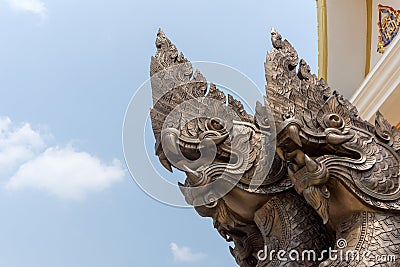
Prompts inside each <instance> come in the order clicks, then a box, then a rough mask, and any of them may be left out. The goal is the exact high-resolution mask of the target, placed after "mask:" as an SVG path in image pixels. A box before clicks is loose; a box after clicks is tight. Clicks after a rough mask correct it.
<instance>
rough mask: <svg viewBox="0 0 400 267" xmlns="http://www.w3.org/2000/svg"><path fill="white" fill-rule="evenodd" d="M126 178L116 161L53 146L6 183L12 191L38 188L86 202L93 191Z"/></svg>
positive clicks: (27, 163)
mask: <svg viewBox="0 0 400 267" xmlns="http://www.w3.org/2000/svg"><path fill="white" fill-rule="evenodd" d="M123 176H124V171H123V169H122V168H121V163H120V162H119V161H118V160H117V159H115V160H114V161H113V162H112V163H111V164H104V163H102V162H101V161H100V160H99V159H97V158H95V157H93V156H91V155H90V154H88V153H86V152H77V151H75V149H74V148H72V147H64V148H59V147H51V148H48V149H47V150H46V151H44V152H43V153H42V154H40V155H38V156H37V157H36V158H34V159H32V160H30V161H28V162H26V163H25V164H23V165H21V166H20V168H19V169H18V171H17V173H16V174H15V175H14V176H12V177H11V179H10V180H9V181H8V183H7V184H6V188H7V189H9V190H16V189H23V188H35V189H41V190H45V191H47V192H50V193H51V194H54V195H56V196H59V197H60V198H65V199H82V198H84V197H85V195H86V194H87V193H88V192H90V191H101V190H104V189H106V188H108V187H109V186H110V185H111V184H112V183H114V182H116V181H120V180H121V179H122V177H123Z"/></svg>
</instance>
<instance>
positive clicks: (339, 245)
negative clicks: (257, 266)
mask: <svg viewBox="0 0 400 267" xmlns="http://www.w3.org/2000/svg"><path fill="white" fill-rule="evenodd" d="M346 248H347V241H346V240H345V239H343V238H340V239H338V240H337V241H336V248H335V249H333V248H331V247H329V248H328V249H324V250H322V251H320V252H317V251H315V250H309V249H307V250H302V251H298V250H295V249H293V250H290V251H285V250H274V249H271V250H269V249H268V247H267V246H265V247H264V249H262V250H260V251H258V253H257V258H258V260H260V261H266V260H268V261H272V260H274V259H277V260H279V261H283V262H285V261H297V262H298V261H308V262H310V261H313V262H321V261H323V260H327V261H339V262H348V261H357V262H363V263H364V264H366V266H370V265H371V264H377V263H390V262H392V263H393V262H395V261H396V255H378V254H376V253H375V254H374V253H373V252H372V251H369V250H364V251H362V252H361V251H359V250H356V249H346Z"/></svg>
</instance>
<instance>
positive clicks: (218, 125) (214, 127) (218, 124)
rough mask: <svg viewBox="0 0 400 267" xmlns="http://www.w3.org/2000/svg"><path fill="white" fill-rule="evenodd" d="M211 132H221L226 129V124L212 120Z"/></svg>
mask: <svg viewBox="0 0 400 267" xmlns="http://www.w3.org/2000/svg"><path fill="white" fill-rule="evenodd" d="M208 126H209V128H210V129H211V130H215V131H221V130H224V129H225V125H224V122H223V121H222V120H221V119H219V118H212V119H211V120H210V122H209V124H208Z"/></svg>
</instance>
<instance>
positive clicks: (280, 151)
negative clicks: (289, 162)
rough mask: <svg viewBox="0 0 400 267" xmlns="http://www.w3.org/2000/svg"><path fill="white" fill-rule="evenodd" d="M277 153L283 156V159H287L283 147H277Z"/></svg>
mask: <svg viewBox="0 0 400 267" xmlns="http://www.w3.org/2000/svg"><path fill="white" fill-rule="evenodd" d="M276 154H277V155H278V156H279V157H280V158H281V160H285V155H284V153H283V150H282V148H280V147H277V148H276Z"/></svg>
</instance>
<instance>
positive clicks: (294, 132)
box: [287, 125, 303, 147]
mask: <svg viewBox="0 0 400 267" xmlns="http://www.w3.org/2000/svg"><path fill="white" fill-rule="evenodd" d="M287 132H288V135H289V137H290V139H291V140H292V141H293V142H294V143H295V144H296V145H298V146H299V147H302V146H303V145H302V143H301V140H300V135H299V128H297V126H296V125H290V126H289V127H288V128H287Z"/></svg>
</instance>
